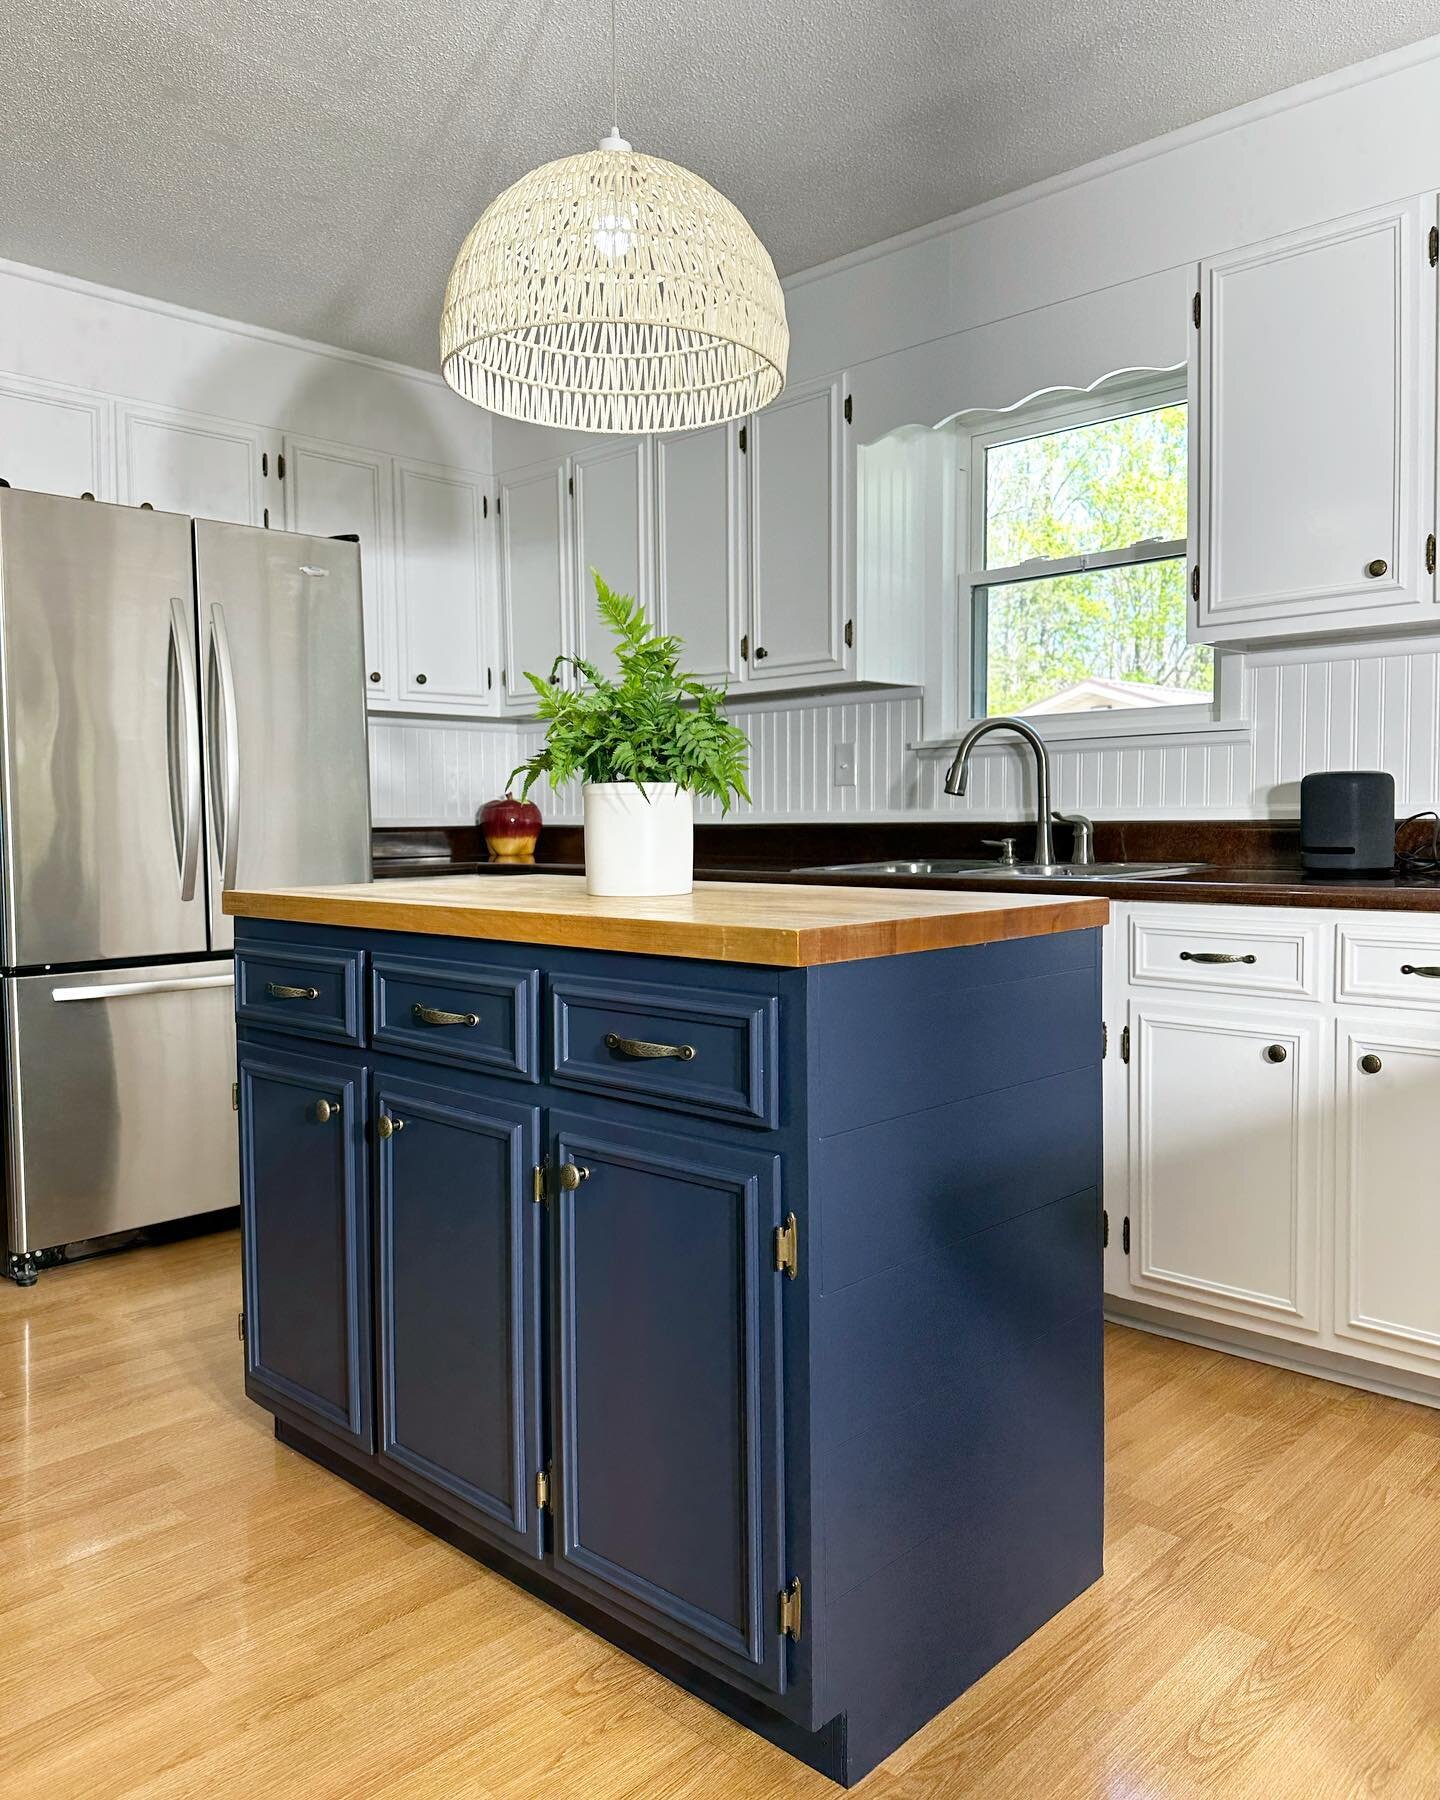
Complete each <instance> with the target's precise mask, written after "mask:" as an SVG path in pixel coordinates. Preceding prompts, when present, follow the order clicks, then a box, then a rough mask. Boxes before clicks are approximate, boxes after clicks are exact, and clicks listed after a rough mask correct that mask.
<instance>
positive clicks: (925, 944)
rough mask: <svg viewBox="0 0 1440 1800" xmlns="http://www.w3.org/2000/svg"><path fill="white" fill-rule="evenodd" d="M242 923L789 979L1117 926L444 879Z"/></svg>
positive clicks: (830, 896)
mask: <svg viewBox="0 0 1440 1800" xmlns="http://www.w3.org/2000/svg"><path fill="white" fill-rule="evenodd" d="M224 907H225V911H226V912H227V913H231V914H233V915H234V916H235V917H236V918H246V919H279V920H285V921H288V922H290V923H294V924H305V925H341V926H353V927H359V928H361V929H364V930H370V931H419V932H426V933H428V934H430V935H432V936H435V937H454V938H490V939H496V940H500V941H503V942H505V943H512V944H560V945H568V946H570V947H572V948H577V949H585V950H627V951H634V952H638V953H642V954H646V955H651V956H689V957H697V958H700V959H702V960H704V961H708V962H735V963H767V964H770V965H772V966H775V967H779V968H786V969H798V968H809V967H812V966H814V965H817V964H820V963H837V962H857V961H860V960H862V959H864V958H866V957H874V956H898V955H902V954H905V953H907V952H911V951H916V950H950V949H956V948H959V947H963V946H966V945H971V944H990V943H997V942H999V941H1000V940H1002V939H1005V938H1024V937H1045V936H1048V935H1049V934H1050V933H1052V932H1057V931H1080V930H1084V929H1086V928H1087V927H1092V926H1099V925H1103V924H1105V922H1106V920H1107V919H1108V918H1109V916H1110V907H1109V902H1108V901H1106V900H1104V899H1102V898H1101V897H1099V896H1098V895H1088V894H1087V895H1085V896H1084V897H1083V898H1070V897H1068V896H1067V897H1064V898H1060V897H1058V896H1055V895H1052V894H1044V895H1040V894H1037V895H1035V896H1034V897H1033V898H1032V897H1031V896H1030V895H1028V894H1025V895H1019V894H976V893H957V892H943V891H936V890H934V889H931V890H928V891H921V890H919V889H913V888H859V887H807V886H801V885H795V884H792V883H789V882H787V883H784V884H779V883H766V882H754V881H701V882H697V883H696V884H695V891H694V893H693V894H678V895H671V896H668V897H665V898H658V899H639V900H620V899H600V898H597V897H596V896H594V895H591V894H587V893H586V891H585V881H584V877H583V876H579V875H515V876H510V877H508V878H507V879H506V880H504V881H495V880H493V879H490V878H489V877H487V876H484V875H436V876H429V877H425V878H421V879H412V880H406V879H403V878H401V879H392V880H387V881H376V882H355V883H351V884H349V885H347V886H344V887H303V888H255V889H244V888H241V889H236V890H234V891H232V892H229V893H227V894H226V895H225V898H224Z"/></svg>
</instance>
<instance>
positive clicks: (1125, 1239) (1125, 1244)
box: [1120, 1218, 1130, 1256]
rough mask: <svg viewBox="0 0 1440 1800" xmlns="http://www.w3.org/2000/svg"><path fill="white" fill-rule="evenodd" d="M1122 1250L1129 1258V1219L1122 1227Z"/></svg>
mask: <svg viewBox="0 0 1440 1800" xmlns="http://www.w3.org/2000/svg"><path fill="white" fill-rule="evenodd" d="M1120 1248H1121V1249H1122V1250H1123V1251H1124V1252H1125V1254H1126V1255H1127V1256H1128V1255H1129V1254H1130V1221H1129V1219H1128V1218H1127V1219H1126V1221H1125V1223H1124V1224H1123V1225H1122V1226H1121V1227H1120Z"/></svg>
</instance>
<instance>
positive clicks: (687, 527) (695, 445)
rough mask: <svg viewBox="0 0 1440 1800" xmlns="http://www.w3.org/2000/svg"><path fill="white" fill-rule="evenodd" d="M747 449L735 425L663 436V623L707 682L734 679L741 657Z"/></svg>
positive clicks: (658, 466) (685, 663)
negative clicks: (743, 451)
mask: <svg viewBox="0 0 1440 1800" xmlns="http://www.w3.org/2000/svg"><path fill="white" fill-rule="evenodd" d="M739 465H740V453H739V443H738V432H737V429H736V427H735V426H734V425H712V426H710V427H708V429H706V430H704V431H692V432H687V433H686V435H685V436H684V437H673V438H657V439H656V441H655V525H656V532H655V537H656V559H657V577H658V587H659V606H658V614H659V622H660V624H661V626H662V628H663V629H664V630H665V631H668V632H670V633H672V634H673V635H674V636H675V637H678V638H683V639H684V641H685V655H684V657H683V658H682V659H681V661H682V667H684V668H685V669H686V671H687V672H689V673H690V674H693V675H697V676H699V678H700V679H701V680H702V681H709V682H714V683H717V684H719V685H721V686H724V685H727V684H728V685H732V686H733V685H734V684H735V683H737V682H739V681H740V680H741V679H742V677H743V673H744V671H743V668H742V666H741V661H740V638H741V634H742V631H743V627H742V625H741V622H740V616H741V602H742V594H741V554H740V544H741V528H742V521H741V514H740V475H739Z"/></svg>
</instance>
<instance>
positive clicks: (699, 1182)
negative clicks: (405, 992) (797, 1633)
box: [549, 1113, 788, 1692]
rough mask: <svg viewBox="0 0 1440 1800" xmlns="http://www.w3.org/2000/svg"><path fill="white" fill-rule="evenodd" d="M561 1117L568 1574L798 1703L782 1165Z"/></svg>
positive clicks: (558, 1193) (556, 1186)
mask: <svg viewBox="0 0 1440 1800" xmlns="http://www.w3.org/2000/svg"><path fill="white" fill-rule="evenodd" d="M549 1122H550V1157H551V1182H552V1187H553V1192H554V1195H555V1200H554V1209H555V1231H554V1234H553V1236H554V1245H555V1251H554V1254H555V1274H554V1283H555V1286H554V1292H555V1297H556V1304H555V1320H554V1334H555V1358H556V1363H555V1396H554V1413H555V1452H556V1469H555V1473H556V1477H557V1479H556V1481H555V1483H554V1491H555V1493H556V1497H557V1513H556V1527H555V1542H554V1554H555V1560H556V1566H557V1569H558V1571H559V1572H560V1573H561V1574H562V1575H563V1576H564V1578H565V1579H566V1580H568V1581H569V1582H571V1583H572V1584H574V1585H575V1586H577V1587H579V1588H581V1589H583V1590H585V1591H587V1592H590V1593H593V1594H596V1595H598V1596H599V1597H601V1598H602V1599H603V1600H606V1601H608V1602H609V1603H611V1604H612V1605H618V1606H619V1607H620V1608H621V1609H622V1611H624V1612H626V1613H629V1614H631V1615H637V1616H638V1617H640V1618H641V1619H643V1620H646V1621H648V1622H650V1623H651V1624H653V1625H654V1626H656V1627H658V1628H659V1629H660V1630H661V1631H662V1632H663V1633H664V1634H665V1635H666V1636H667V1637H668V1638H669V1639H670V1640H671V1641H672V1642H673V1643H675V1644H676V1645H678V1646H680V1647H683V1649H684V1650H685V1652H686V1653H687V1654H689V1655H691V1656H692V1657H693V1658H694V1660H696V1661H697V1662H701V1663H706V1664H709V1665H710V1666H711V1667H712V1668H715V1669H718V1670H721V1671H723V1672H726V1673H737V1674H740V1675H743V1676H744V1677H745V1678H746V1679H747V1681H748V1682H749V1683H751V1684H754V1685H757V1686H760V1687H764V1688H769V1689H771V1690H773V1691H777V1692H778V1691H781V1690H782V1689H783V1688H784V1686H785V1657H784V1654H783V1650H784V1640H783V1639H782V1637H781V1636H780V1632H779V1617H778V1611H779V1595H780V1590H781V1588H782V1587H783V1586H784V1585H785V1582H786V1580H787V1579H788V1576H784V1575H782V1572H781V1550H782V1546H781V1541H780V1507H781V1491H780V1470H781V1442H780V1414H779V1396H780V1367H779V1355H780V1353H779V1332H778V1322H779V1309H780V1306H781V1304H782V1296H781V1293H780V1288H781V1287H782V1286H783V1285H784V1284H785V1277H784V1276H783V1275H778V1274H777V1273H776V1271H775V1266H774V1264H775V1255H774V1231H775V1227H776V1225H777V1224H778V1223H779V1207H780V1159H779V1157H778V1156H775V1155H766V1154H763V1153H756V1152H753V1151H747V1150H744V1149H739V1148H735V1149H732V1148H730V1147H729V1146H728V1145H722V1144H716V1143H714V1142H705V1141H702V1140H699V1139H695V1138H690V1137H688V1136H687V1135H684V1134H682V1133H681V1132H675V1133H669V1132H654V1131H646V1130H641V1129H638V1128H634V1127H630V1126H626V1125H615V1124H610V1123H607V1122H603V1121H601V1120H598V1119H588V1118H580V1117H575V1116H569V1115H565V1114H560V1113H551V1114H550V1121H549Z"/></svg>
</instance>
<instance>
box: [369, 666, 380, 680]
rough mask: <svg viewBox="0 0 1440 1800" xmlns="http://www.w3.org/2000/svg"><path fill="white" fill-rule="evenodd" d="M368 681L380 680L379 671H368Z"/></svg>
mask: <svg viewBox="0 0 1440 1800" xmlns="http://www.w3.org/2000/svg"><path fill="white" fill-rule="evenodd" d="M370 679H371V680H372V681H378V680H379V679H380V671H379V670H378V669H372V670H371V671H370Z"/></svg>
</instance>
